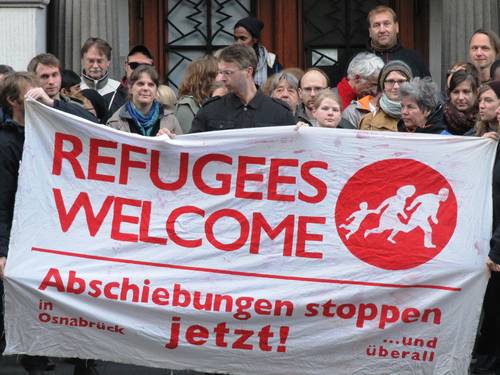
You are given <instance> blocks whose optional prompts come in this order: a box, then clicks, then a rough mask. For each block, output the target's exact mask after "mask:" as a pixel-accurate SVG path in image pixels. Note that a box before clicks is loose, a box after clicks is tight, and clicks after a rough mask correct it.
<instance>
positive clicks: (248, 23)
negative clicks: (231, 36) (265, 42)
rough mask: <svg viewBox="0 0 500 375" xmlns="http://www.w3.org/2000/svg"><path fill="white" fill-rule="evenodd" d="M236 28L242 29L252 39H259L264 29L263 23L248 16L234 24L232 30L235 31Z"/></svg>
mask: <svg viewBox="0 0 500 375" xmlns="http://www.w3.org/2000/svg"><path fill="white" fill-rule="evenodd" d="M238 26H241V27H244V28H245V29H247V31H248V32H249V33H250V34H252V36H253V37H254V38H256V39H260V32H261V31H262V29H263V28H264V23H263V22H262V21H261V20H258V19H257V18H255V17H251V16H249V17H246V18H242V19H241V20H239V21H238V22H236V25H234V28H235V29H236V28H237V27H238Z"/></svg>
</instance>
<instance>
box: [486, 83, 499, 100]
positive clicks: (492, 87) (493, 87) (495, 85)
mask: <svg viewBox="0 0 500 375" xmlns="http://www.w3.org/2000/svg"><path fill="white" fill-rule="evenodd" d="M488 86H490V87H491V89H492V90H493V91H495V94H496V95H497V98H499V99H500V81H491V82H488Z"/></svg>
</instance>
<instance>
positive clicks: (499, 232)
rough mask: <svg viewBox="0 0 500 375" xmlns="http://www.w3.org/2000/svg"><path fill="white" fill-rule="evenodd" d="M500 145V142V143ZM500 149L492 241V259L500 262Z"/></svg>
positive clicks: (496, 172) (499, 153) (497, 161)
mask: <svg viewBox="0 0 500 375" xmlns="http://www.w3.org/2000/svg"><path fill="white" fill-rule="evenodd" d="M499 145H500V143H499ZM499 158H500V150H498V146H497V155H496V160H495V164H494V166H493V235H492V236H491V241H490V254H489V257H490V259H491V260H492V261H493V262H495V263H497V264H500V160H499Z"/></svg>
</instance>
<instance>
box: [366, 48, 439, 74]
mask: <svg viewBox="0 0 500 375" xmlns="http://www.w3.org/2000/svg"><path fill="white" fill-rule="evenodd" d="M366 49H367V51H368V52H371V53H374V54H376V55H377V56H380V57H381V58H382V60H384V64H387V63H388V62H389V61H392V60H401V61H403V62H405V63H406V64H408V66H409V67H410V68H411V71H412V73H413V77H421V78H423V77H430V76H431V73H430V72H429V68H428V67H427V66H426V65H425V64H424V62H423V60H422V58H421V57H420V55H419V54H418V53H417V51H415V50H413V49H409V48H403V46H401V44H400V43H399V40H398V42H397V43H396V45H395V46H394V47H392V48H389V49H388V50H385V51H377V50H375V49H374V48H373V46H372V43H371V40H369V41H368V44H367V46H366Z"/></svg>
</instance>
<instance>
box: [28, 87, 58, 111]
mask: <svg viewBox="0 0 500 375" xmlns="http://www.w3.org/2000/svg"><path fill="white" fill-rule="evenodd" d="M24 98H25V99H28V98H29V99H35V100H38V101H39V102H40V103H43V104H45V105H48V106H49V107H53V106H54V100H53V99H51V98H50V97H49V96H48V95H47V93H46V92H45V91H44V90H43V89H42V88H41V87H36V88H34V89H31V90H29V91H28V92H27V93H26V95H25V97H24Z"/></svg>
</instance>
